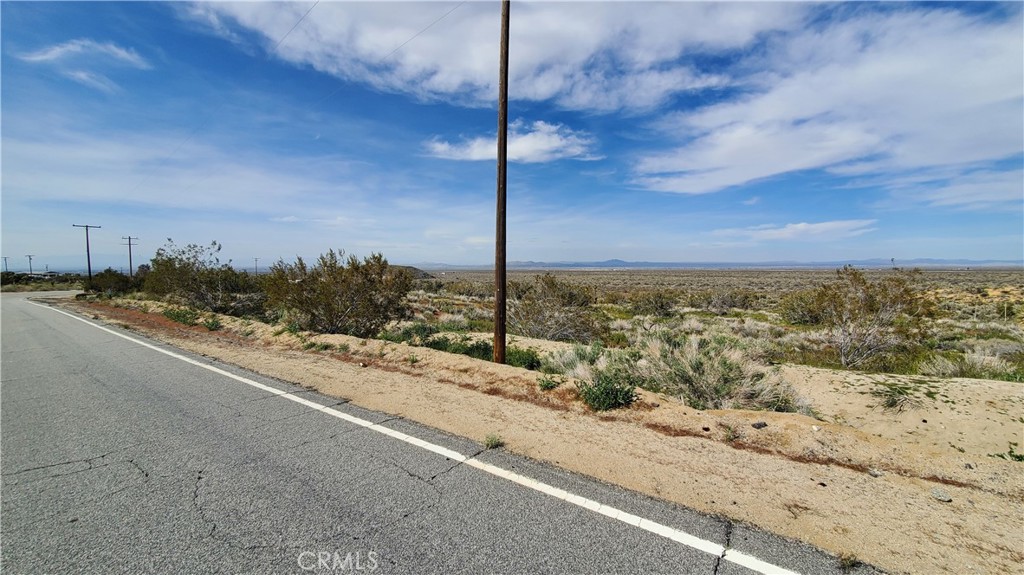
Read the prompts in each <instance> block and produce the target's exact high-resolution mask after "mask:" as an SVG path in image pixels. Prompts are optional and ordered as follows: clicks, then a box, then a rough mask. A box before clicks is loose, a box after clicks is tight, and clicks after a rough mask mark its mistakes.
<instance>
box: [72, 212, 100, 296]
mask: <svg viewBox="0 0 1024 575" xmlns="http://www.w3.org/2000/svg"><path fill="white" fill-rule="evenodd" d="M71 227H73V228H85V266H86V269H87V270H88V272H89V283H90V284H92V255H91V254H90V253H89V228H102V227H103V226H90V225H78V224H71Z"/></svg>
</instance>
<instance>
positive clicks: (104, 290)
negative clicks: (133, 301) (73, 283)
mask: <svg viewBox="0 0 1024 575" xmlns="http://www.w3.org/2000/svg"><path fill="white" fill-rule="evenodd" d="M87 283H88V284H89V285H88V286H86V288H87V289H88V290H89V291H94V292H98V293H101V294H104V295H107V296H114V295H121V294H125V293H127V292H128V291H129V290H131V289H132V287H133V285H132V284H133V282H132V280H131V278H129V277H128V276H127V275H125V274H123V273H121V272H119V271H117V270H115V269H114V268H107V269H105V270H103V271H101V272H100V273H98V274H96V275H94V276H92V282H87Z"/></svg>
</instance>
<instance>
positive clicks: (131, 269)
mask: <svg viewBox="0 0 1024 575" xmlns="http://www.w3.org/2000/svg"><path fill="white" fill-rule="evenodd" d="M121 239H122V240H128V244H127V245H128V277H130V278H133V279H134V278H135V266H134V265H132V246H133V245H136V246H137V245H139V244H132V240H137V239H139V238H133V237H131V236H128V237H124V236H121Z"/></svg>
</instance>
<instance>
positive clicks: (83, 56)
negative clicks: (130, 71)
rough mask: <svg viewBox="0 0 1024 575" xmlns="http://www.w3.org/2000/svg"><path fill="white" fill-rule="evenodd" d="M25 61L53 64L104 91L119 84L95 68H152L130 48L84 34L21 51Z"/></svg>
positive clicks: (65, 74)
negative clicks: (89, 37)
mask: <svg viewBox="0 0 1024 575" xmlns="http://www.w3.org/2000/svg"><path fill="white" fill-rule="evenodd" d="M19 58H20V59H21V60H23V61H25V62H31V63H34V64H45V65H50V66H55V67H56V68H57V69H58V70H60V72H61V74H63V75H64V76H65V77H67V78H69V79H71V80H73V81H75V82H78V83H79V84H82V85H83V86H88V87H90V88H93V89H95V90H99V91H101V92H106V93H107V94H112V93H114V92H117V91H119V90H120V86H118V85H117V83H116V82H114V81H113V80H111V79H110V78H109V77H108V76H107V75H106V74H104V73H102V72H99V71H96V69H110V68H113V67H117V66H128V67H131V68H135V69H138V70H149V69H151V68H152V66H150V64H149V62H147V61H146V59H145V58H143V57H142V56H140V55H139V54H138V53H137V52H135V50H132V49H131V48H122V47H120V46H118V45H117V44H114V43H112V42H97V41H95V40H89V39H86V38H79V39H77V40H69V41H67V42H64V43H63V44H55V45H53V46H48V47H46V48H41V49H39V50H36V51H35V52H30V53H28V54H22V55H21V56H19Z"/></svg>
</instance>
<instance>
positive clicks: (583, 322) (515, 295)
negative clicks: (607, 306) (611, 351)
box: [507, 273, 607, 343]
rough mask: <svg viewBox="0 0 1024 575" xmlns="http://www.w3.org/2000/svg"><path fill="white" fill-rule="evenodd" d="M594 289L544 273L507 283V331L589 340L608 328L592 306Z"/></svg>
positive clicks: (553, 337)
mask: <svg viewBox="0 0 1024 575" xmlns="http://www.w3.org/2000/svg"><path fill="white" fill-rule="evenodd" d="M595 301H596V298H595V295H594V293H593V290H591V289H589V288H587V287H584V286H577V285H573V284H571V283H569V282H563V281H559V280H558V279H557V278H556V277H555V276H554V275H552V274H550V273H546V274H544V275H539V276H536V277H535V278H534V280H533V281H532V282H529V283H525V282H516V281H511V282H509V285H508V310H507V320H508V330H509V332H510V333H514V334H517V335H523V336H527V337H535V338H538V339H548V340H555V341H576V342H583V343H586V342H590V341H592V340H594V339H597V338H599V337H600V336H601V334H602V333H603V332H604V331H605V330H606V329H607V328H606V327H605V326H604V325H602V323H601V321H600V314H599V312H598V311H597V310H595V309H594V308H593V304H594V303H595Z"/></svg>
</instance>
